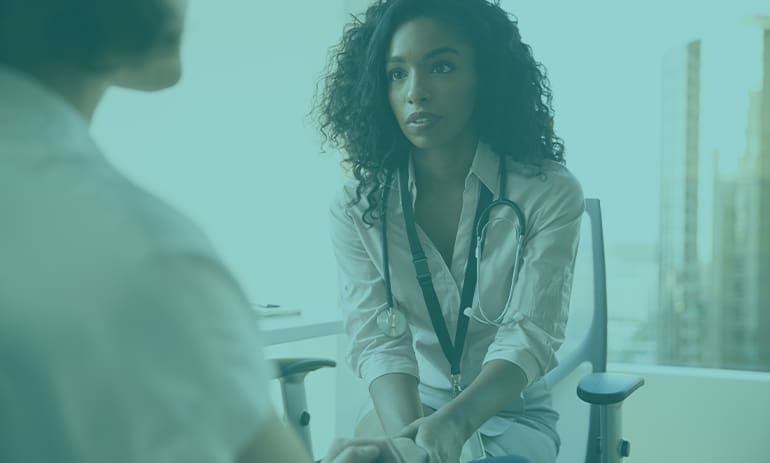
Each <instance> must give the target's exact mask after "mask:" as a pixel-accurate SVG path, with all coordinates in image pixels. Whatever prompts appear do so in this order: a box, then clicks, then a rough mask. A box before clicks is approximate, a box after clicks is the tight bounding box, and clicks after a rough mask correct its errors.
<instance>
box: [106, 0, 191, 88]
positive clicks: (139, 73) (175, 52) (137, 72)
mask: <svg viewBox="0 0 770 463" xmlns="http://www.w3.org/2000/svg"><path fill="white" fill-rule="evenodd" d="M157 1H158V2H159V3H160V4H161V6H162V7H163V8H164V9H165V10H166V13H167V14H166V15H165V16H164V17H165V18H166V21H165V22H164V24H163V25H162V30H161V32H160V34H159V37H158V40H156V41H155V43H154V44H153V46H152V47H151V48H150V49H148V51H146V52H145V53H143V54H141V55H139V56H131V57H115V58H114V62H115V64H116V68H115V70H114V71H113V73H112V76H111V77H112V79H111V81H112V84H113V85H116V86H118V87H124V88H129V89H133V90H143V91H153V90H160V89H164V88H167V87H170V86H172V85H174V84H176V83H177V82H178V81H179V79H180V78H181V76H182V59H181V45H182V35H183V32H184V25H185V16H186V13H187V6H188V0H157Z"/></svg>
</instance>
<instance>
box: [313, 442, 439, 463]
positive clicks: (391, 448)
mask: <svg viewBox="0 0 770 463" xmlns="http://www.w3.org/2000/svg"><path fill="white" fill-rule="evenodd" d="M428 462H429V460H428V457H427V454H426V452H425V451H424V450H423V449H421V448H420V447H418V446H417V445H415V443H414V442H413V441H412V440H411V439H408V438H405V437H394V438H392V439H389V438H379V439H356V440H346V439H339V440H337V441H335V442H334V444H333V445H332V447H331V450H329V452H328V453H327V455H326V458H324V460H323V462H322V463H428Z"/></svg>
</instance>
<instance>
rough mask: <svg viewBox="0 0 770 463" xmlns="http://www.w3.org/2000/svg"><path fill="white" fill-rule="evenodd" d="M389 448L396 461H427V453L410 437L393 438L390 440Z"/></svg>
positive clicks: (419, 462)
mask: <svg viewBox="0 0 770 463" xmlns="http://www.w3.org/2000/svg"><path fill="white" fill-rule="evenodd" d="M390 449H391V451H392V452H393V454H394V456H395V459H394V461H396V462H398V463H427V462H428V453H427V452H426V451H425V450H423V449H422V448H421V447H418V446H417V444H415V443H414V442H413V441H412V440H411V439H408V438H405V437H397V438H394V439H393V440H392V441H391V442H390Z"/></svg>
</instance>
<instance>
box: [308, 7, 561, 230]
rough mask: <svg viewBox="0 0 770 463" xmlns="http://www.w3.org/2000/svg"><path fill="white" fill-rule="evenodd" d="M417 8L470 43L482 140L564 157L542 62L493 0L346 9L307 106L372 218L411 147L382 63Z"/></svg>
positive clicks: (503, 149)
mask: <svg viewBox="0 0 770 463" xmlns="http://www.w3.org/2000/svg"><path fill="white" fill-rule="evenodd" d="M417 17H431V18H435V19H438V20H440V21H443V22H445V23H446V24H448V25H451V26H452V27H453V28H455V29H456V30H457V31H458V32H460V33H461V34H463V35H464V37H465V38H466V39H467V40H468V41H469V44H470V45H471V46H472V47H473V49H474V50H475V55H476V71H477V74H478V76H479V83H478V100H477V107H476V108H475V111H474V122H475V124H476V126H477V129H478V131H479V136H480V139H481V141H483V142H485V143H487V144H489V145H490V147H491V148H492V149H493V150H494V151H495V152H496V153H498V154H500V155H504V156H508V157H509V158H511V159H513V160H515V161H518V162H520V163H525V164H529V165H534V166H539V165H541V162H542V161H543V160H548V159H550V160H553V161H556V162H559V163H562V164H563V163H564V144H563V141H562V140H561V139H560V138H559V137H557V136H556V134H555V133H554V129H553V108H552V105H551V89H550V83H549V81H548V78H547V76H546V71H545V68H544V67H543V65H542V64H540V63H539V62H537V61H536V60H535V58H534V57H533V56H532V49H531V48H530V46H529V45H527V44H526V43H524V42H522V40H521V34H520V33H519V29H518V24H517V20H516V19H515V18H512V17H510V16H509V15H508V13H506V12H505V11H504V10H503V9H502V8H501V7H500V5H499V1H498V0H494V1H490V0H376V1H375V2H374V3H373V4H372V5H371V6H370V7H369V8H368V9H367V10H366V12H365V13H364V15H363V18H359V17H356V16H353V21H352V22H351V23H349V24H348V25H347V26H346V28H345V31H344V33H343V36H342V40H341V41H340V42H339V44H338V45H337V46H335V47H334V48H332V50H331V57H330V61H329V64H328V67H327V69H326V73H325V75H324V77H323V79H322V81H321V83H319V88H318V90H317V94H316V101H315V107H314V113H315V114H316V116H317V119H318V125H319V128H320V130H321V134H322V136H323V139H324V145H329V144H330V145H332V146H333V147H334V148H337V149H340V150H342V151H343V152H344V154H345V159H344V160H343V165H344V166H345V167H347V168H349V169H350V170H352V172H353V175H354V176H355V178H356V179H357V180H358V187H357V189H356V198H355V199H354V200H353V202H352V203H351V204H350V205H351V206H352V205H355V204H357V203H358V202H360V201H361V198H362V197H363V196H364V195H365V196H366V198H367V201H368V204H369V205H368V208H367V209H366V211H365V212H364V216H363V220H364V222H366V223H367V224H369V225H372V224H373V219H375V218H377V214H378V206H379V204H380V201H381V198H380V196H381V192H382V186H383V185H384V183H385V182H386V181H387V179H388V178H389V177H390V174H391V173H392V172H393V171H394V170H395V169H396V168H397V167H398V166H399V165H400V164H401V163H402V162H404V160H405V158H406V157H407V156H408V153H409V151H410V148H411V144H410V142H409V141H408V140H407V138H406V137H405V136H404V135H403V133H402V132H401V129H400V128H399V126H398V123H397V122H396V119H395V117H394V115H393V112H392V110H391V107H390V103H389V101H388V97H387V95H388V82H387V78H386V73H385V72H384V68H385V59H386V53H387V50H388V47H389V45H390V41H391V39H392V37H393V34H394V33H395V31H396V30H397V29H398V27H399V26H400V25H402V24H404V23H405V22H407V21H409V20H411V19H414V18H417Z"/></svg>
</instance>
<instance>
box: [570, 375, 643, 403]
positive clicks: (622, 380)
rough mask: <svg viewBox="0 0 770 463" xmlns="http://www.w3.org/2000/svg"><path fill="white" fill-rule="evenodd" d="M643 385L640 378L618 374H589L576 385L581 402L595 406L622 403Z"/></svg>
mask: <svg viewBox="0 0 770 463" xmlns="http://www.w3.org/2000/svg"><path fill="white" fill-rule="evenodd" d="M643 384H644V378H642V377H641V376H633V375H623V374H619V373H591V374H589V375H586V376H584V377H583V379H581V380H580V384H578V388H577V394H578V397H580V398H581V399H583V401H585V402H588V403H591V404H596V405H611V404H615V403H618V402H622V401H624V400H625V399H626V398H627V397H628V396H630V395H631V393H633V392H634V391H635V390H637V389H639V388H640V387H641V386H642V385H643Z"/></svg>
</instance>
